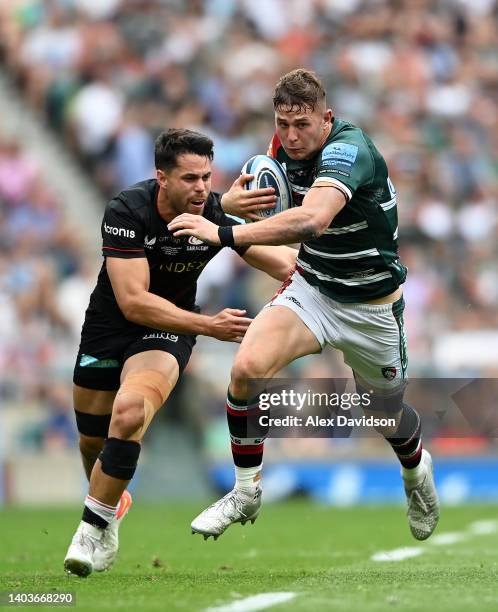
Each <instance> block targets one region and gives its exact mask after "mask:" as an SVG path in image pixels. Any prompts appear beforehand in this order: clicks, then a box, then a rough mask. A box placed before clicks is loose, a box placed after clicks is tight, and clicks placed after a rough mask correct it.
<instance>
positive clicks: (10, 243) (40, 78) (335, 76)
mask: <svg viewBox="0 0 498 612" xmlns="http://www.w3.org/2000/svg"><path fill="white" fill-rule="evenodd" d="M258 6H259V4H258V2H251V1H249V0H248V1H246V0H239V1H236V0H204V1H203V0H197V1H195V0H190V1H180V0H177V1H175V0H164V1H158V0H98V1H97V0H45V1H40V0H35V1H29V0H28V1H27V0H8V1H7V2H2V3H1V6H0V105H1V106H0V108H1V112H0V244H1V251H0V467H1V470H0V474H1V477H0V505H1V504H31V503H37V504H40V503H44V502H49V501H51V502H54V501H62V502H68V503H73V502H79V501H80V500H81V496H82V495H83V492H84V489H85V483H84V480H83V476H82V470H81V468H80V466H79V457H78V453H77V448H76V444H77V442H76V441H77V435H76V431H75V427H74V424H73V413H72V406H71V374H72V367H73V360H74V356H75V353H76V349H77V344H78V336H79V331H80V326H81V321H82V317H83V313H84V309H85V307H86V304H87V301H88V295H89V292H90V290H91V289H92V287H93V284H94V282H95V278H96V272H97V270H98V267H99V266H100V261H101V259H100V217H101V212H102V209H103V206H104V204H105V201H106V199H107V198H108V197H109V196H110V195H112V194H113V193H115V192H116V191H117V190H120V189H121V188H123V187H125V186H127V185H129V184H132V183H133V182H135V181H138V180H141V179H142V178H145V177H148V176H151V174H152V172H153V158H152V151H153V141H154V137H155V135H156V134H157V133H158V132H159V131H160V130H162V129H165V128H168V127H173V126H176V127H179V126H182V127H191V128H194V129H198V130H200V131H202V132H205V133H207V134H209V135H210V136H211V137H212V138H213V139H214V142H215V163H214V170H215V172H214V179H213V186H214V189H215V190H217V191H223V190H224V189H226V188H227V187H228V186H229V185H230V184H231V182H232V181H233V180H234V178H235V177H236V175H237V174H238V172H239V171H240V168H241V166H242V164H243V163H244V162H245V161H246V159H247V158H248V157H250V156H251V155H253V154H255V153H259V152H264V151H266V148H267V144H268V141H269V139H270V137H271V135H272V133H273V123H272V115H273V113H272V107H271V94H272V88H273V85H274V83H275V81H276V79H277V78H278V77H279V75H280V74H282V73H284V72H286V71H287V70H290V69H292V68H295V67H297V66H304V67H309V68H312V69H314V70H316V71H317V73H318V74H319V75H320V76H321V77H322V79H323V80H324V83H325V85H326V87H327V90H328V92H329V103H330V105H331V106H332V108H333V109H334V111H335V113H336V114H337V116H339V117H341V118H344V119H348V120H351V121H353V122H355V123H358V124H359V125H361V126H362V127H363V128H364V129H365V130H366V131H367V132H368V133H369V134H370V135H371V136H372V138H373V140H374V142H375V143H376V144H377V146H378V148H379V149H380V150H381V152H382V153H383V154H384V156H385V158H386V160H387V163H388V166H389V168H390V175H391V178H392V180H393V182H394V184H395V185H396V188H397V191H398V197H399V200H398V206H399V214H400V232H399V236H400V243H401V254H402V257H403V259H404V260H405V263H406V264H407V265H408V268H409V276H408V281H407V283H406V285H405V288H404V291H405V299H406V302H407V308H406V319H405V321H406V328H407V332H408V337H409V358H410V374H411V376H412V377H414V378H421V377H425V378H431V377H442V378H458V377H469V378H473V377H488V378H493V377H496V374H497V373H498V331H497V330H498V240H497V238H498V203H497V202H498V200H497V198H498V190H497V185H498V182H497V178H498V177H497V175H498V129H497V125H498V117H497V97H498V46H497V42H496V41H497V40H498V37H497V34H498V32H497V18H498V6H497V3H496V2H495V0H437V1H426V0H406V1H403V0H399V1H394V0H393V1H384V0H369V1H366V2H363V1H361V0H349V1H348V2H344V1H340V0H308V1H304V0H265V11H264V12H262V11H260V10H259V9H258ZM274 288H275V286H274V284H273V283H272V282H271V281H269V280H268V279H266V278H265V277H264V276H263V275H262V274H257V273H255V272H253V271H251V270H249V269H248V268H247V267H246V266H245V265H244V264H243V262H241V261H240V260H238V258H237V256H231V255H230V254H226V255H224V256H219V257H218V258H217V259H216V260H215V261H214V262H213V263H212V264H211V265H210V266H209V267H208V268H207V269H206V271H205V272H204V273H203V275H202V283H201V286H200V291H199V302H200V304H201V305H202V307H203V309H205V310H206V311H209V312H215V311H217V310H218V309H220V308H221V307H224V306H232V307H245V308H247V309H248V310H249V312H250V313H251V314H252V315H254V314H255V313H256V312H257V311H258V309H259V308H260V307H261V305H262V304H264V303H265V301H266V299H267V298H268V297H269V296H270V295H271V294H272V291H273V290H274ZM234 350H235V347H233V346H231V345H228V344H222V343H219V342H216V341H212V340H210V339H205V338H202V339H200V341H199V342H198V345H197V347H196V349H195V351H194V355H193V357H192V360H191V363H190V366H189V368H188V370H187V372H186V373H185V376H184V378H183V381H182V384H181V385H179V387H178V389H177V391H176V392H175V394H174V396H173V397H172V398H171V401H169V403H168V407H167V408H166V409H164V410H163V413H162V415H160V417H159V418H158V419H157V421H156V422H155V423H154V424H153V426H152V427H151V429H150V430H149V432H148V437H147V439H146V441H145V444H144V446H145V453H144V455H143V462H142V464H141V467H140V469H139V471H138V473H137V478H136V482H135V484H134V486H135V489H136V492H137V494H139V495H140V496H141V499H181V500H185V499H190V498H199V499H200V498H204V497H207V496H209V495H212V494H213V488H220V489H223V488H227V487H228V486H230V484H231V482H230V479H231V468H230V461H229V459H230V457H229V447H228V437H227V431H226V426H225V417H224V408H223V405H224V393H225V390H226V386H227V382H228V376H229V371H230V364H231V361H232V357H233V354H234ZM285 375H287V376H302V377H307V378H315V377H322V378H327V377H341V376H349V374H348V371H347V368H345V366H344V365H343V363H342V361H341V359H340V356H339V355H338V354H337V353H334V352H332V351H328V352H327V356H326V357H323V356H322V357H319V358H315V357H313V358H309V359H304V360H301V361H300V362H298V363H295V364H293V365H292V367H291V368H289V370H288V371H287V372H286V373H285ZM476 404H477V405H478V404H479V398H476ZM445 425H446V426H447V429H446V431H445V432H444V431H443V434H442V435H440V436H437V437H434V438H433V439H430V436H428V437H429V439H428V440H426V441H427V445H428V447H429V448H430V449H431V450H432V451H433V454H434V456H435V457H436V459H437V465H438V468H439V470H438V480H439V484H440V490H441V493H442V497H443V500H444V501H445V502H446V503H461V502H465V501H468V500H478V499H487V500H490V499H498V476H497V473H498V472H497V470H496V467H497V463H496V444H495V440H494V438H489V437H487V436H477V435H473V436H472V437H466V438H459V437H452V436H451V418H450V419H449V420H447V421H445ZM428 433H430V432H428ZM267 447H268V451H267V455H266V457H267V460H266V461H267V465H268V466H269V467H272V468H273V473H272V470H271V469H270V470H268V472H267V478H266V490H267V498H271V497H272V496H273V497H274V498H277V497H283V496H287V495H290V494H291V493H293V492H296V491H305V492H306V493H307V494H309V495H311V496H313V497H315V498H316V499H319V500H321V501H326V502H329V503H335V504H342V505H345V504H355V503H362V502H365V501H372V500H374V501H375V500H377V501H379V500H382V501H401V500H402V492H401V487H400V483H399V476H398V473H397V466H396V464H395V462H394V459H393V458H392V456H391V454H390V453H389V450H388V449H387V448H386V445H385V444H384V443H383V442H381V441H379V440H377V439H375V438H373V437H372V438H368V439H362V440H349V439H343V440H333V441H329V440H325V439H321V440H296V439H292V440H279V441H276V440H272V441H270V443H268V445H267Z"/></svg>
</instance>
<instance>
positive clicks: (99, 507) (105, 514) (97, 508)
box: [85, 495, 117, 523]
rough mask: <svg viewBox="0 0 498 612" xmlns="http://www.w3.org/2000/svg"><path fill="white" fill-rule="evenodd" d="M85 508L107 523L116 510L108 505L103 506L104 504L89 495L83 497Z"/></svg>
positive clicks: (115, 507)
mask: <svg viewBox="0 0 498 612" xmlns="http://www.w3.org/2000/svg"><path fill="white" fill-rule="evenodd" d="M85 506H86V507H87V508H88V509H89V510H91V511H92V512H94V513H95V514H97V515H98V516H100V518H103V519H104V521H107V522H108V523H110V522H111V521H112V519H113V518H114V515H115V514H116V510H117V506H109V504H104V502H101V501H99V500H98V499H95V497H91V496H90V495H87V496H86V497H85Z"/></svg>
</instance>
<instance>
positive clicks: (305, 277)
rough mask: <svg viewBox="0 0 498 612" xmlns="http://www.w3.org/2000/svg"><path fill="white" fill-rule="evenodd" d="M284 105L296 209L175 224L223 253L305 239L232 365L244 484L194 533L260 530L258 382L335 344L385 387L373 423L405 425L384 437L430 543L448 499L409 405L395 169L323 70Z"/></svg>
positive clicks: (282, 96)
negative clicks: (328, 89) (442, 496)
mask: <svg viewBox="0 0 498 612" xmlns="http://www.w3.org/2000/svg"><path fill="white" fill-rule="evenodd" d="M273 105H274V109H275V124H276V133H275V135H274V137H273V139H272V141H271V144H270V149H269V152H268V153H269V155H271V156H273V157H275V158H276V159H277V160H278V161H280V162H281V163H282V164H283V165H284V167H285V169H286V172H287V176H288V179H289V182H290V184H291V188H292V191H293V198H294V203H295V204H296V206H295V207H293V208H291V209H289V210H287V211H284V212H282V213H280V214H278V215H275V216H273V217H271V218H269V219H265V220H264V221H261V222H259V223H251V224H246V225H239V226H236V227H233V228H223V229H221V228H219V227H218V226H216V225H214V224H213V223H210V222H209V221H208V220H206V219H205V218H202V217H196V216H193V215H189V214H183V215H180V216H179V217H177V218H176V219H174V220H173V221H172V222H171V223H170V224H169V229H170V230H171V231H173V233H174V235H175V236H182V235H192V236H195V237H196V238H199V239H201V240H203V241H204V242H208V243H211V244H215V245H216V244H222V245H223V244H226V245H236V246H243V245H253V244H260V245H281V244H292V243H298V242H299V243H301V248H300V251H299V255H298V259H297V265H296V270H295V271H294V272H293V274H292V275H291V277H290V278H289V279H288V280H287V281H286V282H285V283H284V285H283V286H282V289H281V290H280V291H279V293H278V294H277V295H276V296H275V298H274V299H273V300H272V301H271V302H270V304H268V305H267V307H265V308H264V309H263V310H262V312H261V313H260V314H259V315H258V316H257V317H256V319H255V320H254V321H253V323H252V324H251V326H250V327H249V330H248V332H247V333H246V335H245V337H244V340H243V342H242V344H241V346H240V349H239V351H238V354H237V356H236V358H235V362H234V365H233V368H232V373H231V382H230V387H229V390H228V397H227V417H228V425H229V429H230V434H231V439H232V453H233V458H234V463H235V474H236V484H235V488H234V489H233V491H231V492H230V493H229V494H228V495H226V496H225V497H223V498H222V499H221V500H219V501H218V502H216V503H215V504H213V505H212V506H210V507H209V508H208V509H207V510H205V511H204V512H202V513H201V514H200V515H199V516H198V517H197V518H196V519H194V521H193V522H192V530H193V531H194V532H196V533H201V534H203V535H204V536H205V537H207V536H210V535H213V536H214V537H217V536H219V535H220V534H221V533H223V531H225V529H226V528H227V527H229V526H230V525H231V524H232V523H235V522H242V523H245V522H246V521H247V520H251V521H253V522H254V520H255V519H256V517H257V515H258V513H259V510H260V505H261V466H262V459H263V440H262V439H261V438H257V439H255V438H250V437H248V434H247V419H248V397H247V395H248V381H249V380H251V379H266V378H271V377H272V376H274V375H275V374H276V373H277V372H278V371H279V370H281V369H282V368H283V367H285V366H286V365H287V364H289V363H290V362H291V361H293V360H294V359H297V358H298V357H302V356H304V355H310V354H312V353H318V352H320V351H321V350H322V348H323V347H324V346H325V345H327V344H330V345H332V346H333V347H335V348H338V349H339V350H341V351H342V352H343V354H344V359H345V361H346V363H347V364H349V365H350V366H351V368H352V370H353V373H354V376H355V380H356V385H357V390H358V391H360V392H361V391H362V390H366V389H368V390H369V391H371V390H373V393H371V394H370V399H371V403H370V406H369V408H368V409H364V411H365V413H366V416H373V417H381V418H385V417H389V418H391V419H392V418H394V419H395V426H389V427H384V426H383V427H377V428H376V429H377V431H378V432H379V433H380V434H381V435H382V436H384V438H385V439H386V441H387V442H388V443H389V444H390V445H391V447H392V449H393V451H394V452H395V454H396V456H397V457H398V459H399V461H400V463H401V474H402V477H403V481H404V488H405V492H406V497H407V503H408V521H409V525H410V529H411V532H412V534H413V536H414V537H415V538H416V539H418V540H425V539H426V538H428V537H429V536H430V535H431V533H432V532H433V531H434V529H435V527H436V525H437V522H438V519H439V501H438V497H437V492H436V489H435V486H434V479H433V470H432V460H431V456H430V454H429V453H428V452H427V450H425V449H423V448H422V443H421V426H420V417H419V415H418V414H417V412H416V411H415V410H414V409H413V408H412V407H411V406H409V405H407V404H405V403H403V394H404V389H405V385H406V367H407V355H406V336H405V332H404V328H403V309H404V302H403V296H402V291H401V285H402V284H403V282H404V281H405V277H406V268H405V266H404V265H403V264H402V263H401V261H400V259H399V256H398V245H397V237H398V226H397V207H396V191H395V188H394V186H393V184H392V182H391V180H390V179H389V175H388V170H387V166H386V162H385V161H384V159H383V157H382V155H381V154H380V153H379V151H378V150H377V149H376V148H375V146H374V144H373V143H372V141H371V140H370V138H369V137H368V136H367V135H366V134H365V133H364V132H363V131H362V130H361V129H360V128H358V127H356V126H354V125H352V124H351V123H348V122H346V121H342V120H340V119H337V118H335V117H334V116H333V114H332V110H331V109H330V108H327V104H326V93H325V90H324V88H323V85H322V83H321V82H320V80H319V79H318V78H317V76H316V75H315V74H314V73H313V72H310V71H308V70H303V69H298V70H293V71H292V72H290V73H288V74H286V75H284V76H283V77H282V78H281V79H280V80H279V82H278V83H277V85H276V88H275V92H274V96H273Z"/></svg>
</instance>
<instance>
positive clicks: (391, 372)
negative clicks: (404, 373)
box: [381, 366, 396, 380]
mask: <svg viewBox="0 0 498 612" xmlns="http://www.w3.org/2000/svg"><path fill="white" fill-rule="evenodd" d="M381 372H382V376H383V377H384V378H386V379H387V380H394V379H395V378H396V368H395V367H394V366H386V367H385V368H382V369H381Z"/></svg>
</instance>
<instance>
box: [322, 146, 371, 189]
mask: <svg viewBox="0 0 498 612" xmlns="http://www.w3.org/2000/svg"><path fill="white" fill-rule="evenodd" d="M373 175H374V164H373V160H372V157H371V155H370V151H369V150H368V147H367V146H366V145H364V144H363V143H362V142H331V143H329V144H327V145H326V146H325V147H324V148H323V151H322V154H321V158H320V161H319V165H318V171H317V175H316V179H315V182H316V181H325V182H328V183H330V184H331V185H333V186H334V187H336V188H337V189H339V190H340V191H342V192H343V193H344V195H345V196H346V199H347V200H348V201H349V200H350V199H351V198H352V197H353V194H354V192H355V191H356V190H357V189H358V188H359V187H361V186H362V185H366V184H367V183H369V182H370V181H371V180H372V178H373Z"/></svg>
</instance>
